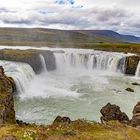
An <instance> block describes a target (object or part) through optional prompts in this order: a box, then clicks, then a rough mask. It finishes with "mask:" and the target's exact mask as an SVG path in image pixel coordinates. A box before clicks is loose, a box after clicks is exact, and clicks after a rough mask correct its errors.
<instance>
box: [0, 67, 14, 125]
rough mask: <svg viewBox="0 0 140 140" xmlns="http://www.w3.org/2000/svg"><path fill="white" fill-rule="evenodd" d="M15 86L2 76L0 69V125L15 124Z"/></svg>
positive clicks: (0, 69)
mask: <svg viewBox="0 0 140 140" xmlns="http://www.w3.org/2000/svg"><path fill="white" fill-rule="evenodd" d="M14 88H15V84H14V80H13V79H12V78H9V77H7V76H6V75H5V74H4V71H3V68H2V67H0V125H2V124H4V123H15V120H16V119H15V110H14V100H13V95H12V94H13V92H14Z"/></svg>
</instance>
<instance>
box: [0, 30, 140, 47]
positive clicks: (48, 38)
mask: <svg viewBox="0 0 140 140" xmlns="http://www.w3.org/2000/svg"><path fill="white" fill-rule="evenodd" d="M103 43H104V44H105V43H106V44H107V43H109V44H121V43H140V38H139V37H136V36H131V35H122V34H119V33H117V32H114V31H111V30H56V29H46V28H0V45H23V46H25V45H31V46H65V47H71V46H76V47H80V46H83V45H88V44H90V45H91V44H103Z"/></svg>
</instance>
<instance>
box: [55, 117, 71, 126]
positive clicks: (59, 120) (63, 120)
mask: <svg viewBox="0 0 140 140" xmlns="http://www.w3.org/2000/svg"><path fill="white" fill-rule="evenodd" d="M55 123H68V124H69V123H71V120H70V118H69V117H61V116H57V117H56V119H55V120H54V122H53V124H55Z"/></svg>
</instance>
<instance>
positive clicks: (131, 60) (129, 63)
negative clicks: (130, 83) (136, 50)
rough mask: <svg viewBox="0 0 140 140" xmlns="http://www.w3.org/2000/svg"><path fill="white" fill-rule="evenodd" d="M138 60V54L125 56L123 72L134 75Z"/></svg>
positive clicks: (139, 58) (139, 59)
mask: <svg viewBox="0 0 140 140" xmlns="http://www.w3.org/2000/svg"><path fill="white" fill-rule="evenodd" d="M139 61H140V56H139V55H134V56H128V57H127V58H126V71H125V74H129V75H135V72H136V69H137V66H138V63H139Z"/></svg>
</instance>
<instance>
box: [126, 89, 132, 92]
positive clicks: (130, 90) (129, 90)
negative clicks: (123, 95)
mask: <svg viewBox="0 0 140 140" xmlns="http://www.w3.org/2000/svg"><path fill="white" fill-rule="evenodd" d="M125 90H126V91H128V92H134V89H132V88H126V89H125Z"/></svg>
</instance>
